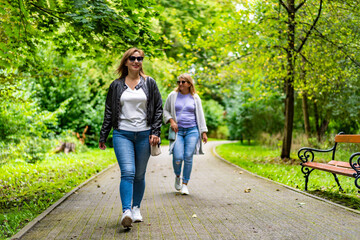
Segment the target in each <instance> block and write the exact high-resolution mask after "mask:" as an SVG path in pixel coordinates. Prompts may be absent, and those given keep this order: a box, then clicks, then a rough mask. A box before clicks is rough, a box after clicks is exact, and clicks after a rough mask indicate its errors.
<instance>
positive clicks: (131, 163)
mask: <svg viewBox="0 0 360 240" xmlns="http://www.w3.org/2000/svg"><path fill="white" fill-rule="evenodd" d="M149 135H150V130H147V131H142V132H130V131H124V130H114V132H113V144H114V151H115V155H116V158H117V161H118V163H119V167H120V171H121V181H120V198H121V203H122V210H123V212H124V211H125V210H127V209H131V208H132V207H134V206H138V207H139V208H140V203H141V200H142V198H143V196H144V192H145V172H146V166H147V163H148V160H149V157H150V143H149Z"/></svg>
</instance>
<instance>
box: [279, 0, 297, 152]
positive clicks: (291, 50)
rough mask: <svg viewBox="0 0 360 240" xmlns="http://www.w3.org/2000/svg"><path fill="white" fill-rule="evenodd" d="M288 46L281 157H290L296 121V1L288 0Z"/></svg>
mask: <svg viewBox="0 0 360 240" xmlns="http://www.w3.org/2000/svg"><path fill="white" fill-rule="evenodd" d="M287 8H288V47H287V64H288V66H287V76H286V79H285V86H284V87H285V94H286V98H285V125H284V140H283V145H282V150H281V158H282V159H284V158H287V159H288V158H290V151H291V141H292V130H293V123H294V86H293V83H294V75H295V1H294V0H288V6H287Z"/></svg>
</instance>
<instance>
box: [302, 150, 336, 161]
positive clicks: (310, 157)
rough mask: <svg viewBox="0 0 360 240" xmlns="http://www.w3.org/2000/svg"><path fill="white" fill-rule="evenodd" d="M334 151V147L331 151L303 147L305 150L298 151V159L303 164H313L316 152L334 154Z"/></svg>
mask: <svg viewBox="0 0 360 240" xmlns="http://www.w3.org/2000/svg"><path fill="white" fill-rule="evenodd" d="M332 151H334V147H332V148H330V149H325V150H322V149H315V148H309V147H303V148H300V150H299V151H298V157H299V159H300V160H301V161H302V162H303V163H305V162H312V161H314V158H315V156H314V152H322V153H325V152H332Z"/></svg>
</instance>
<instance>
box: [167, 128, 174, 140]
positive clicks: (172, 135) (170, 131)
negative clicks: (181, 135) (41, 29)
mask: <svg viewBox="0 0 360 240" xmlns="http://www.w3.org/2000/svg"><path fill="white" fill-rule="evenodd" d="M175 136H176V133H175V132H174V130H172V128H171V127H170V128H169V135H168V139H169V140H171V141H175Z"/></svg>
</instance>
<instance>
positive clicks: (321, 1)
mask: <svg viewBox="0 0 360 240" xmlns="http://www.w3.org/2000/svg"><path fill="white" fill-rule="evenodd" d="M322 3H323V0H320V7H319V11H318V15H317V16H316V18H315V20H314V22H313V24H312V25H311V27H310V29H309V31H308V32H307V33H306V36H305V38H304V40H302V42H301V44H300V47H299V48H298V49H297V50H296V52H297V53H300V51H301V49H302V48H303V46H304V44H305V42H306V41H307V39H308V37H309V36H310V34H311V31H312V30H313V29H314V28H315V25H316V23H317V22H318V20H319V18H320V15H321V10H322Z"/></svg>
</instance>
